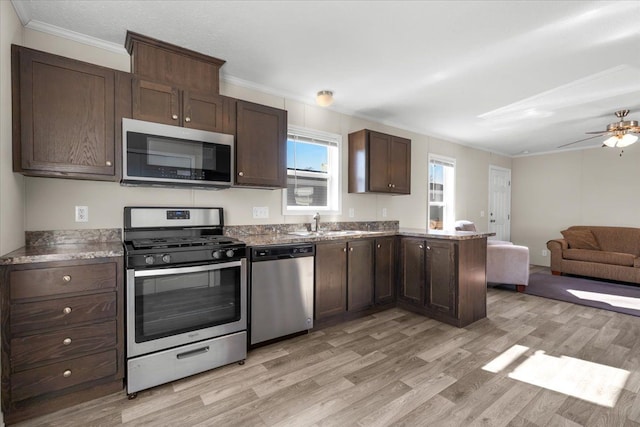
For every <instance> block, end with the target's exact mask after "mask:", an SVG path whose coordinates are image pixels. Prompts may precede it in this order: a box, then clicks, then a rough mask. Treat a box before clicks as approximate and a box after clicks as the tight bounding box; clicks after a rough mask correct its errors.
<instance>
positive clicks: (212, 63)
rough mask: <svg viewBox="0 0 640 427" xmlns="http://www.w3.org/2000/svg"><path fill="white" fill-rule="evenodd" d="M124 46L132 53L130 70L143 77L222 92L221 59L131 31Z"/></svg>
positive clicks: (202, 89) (184, 86)
mask: <svg viewBox="0 0 640 427" xmlns="http://www.w3.org/2000/svg"><path fill="white" fill-rule="evenodd" d="M125 47H126V48H127V51H128V52H129V54H130V55H131V72H132V73H133V74H135V75H136V76H138V77H139V78H141V79H144V80H150V81H155V82H163V83H166V84H168V85H170V86H175V87H179V88H181V89H182V90H186V91H192V92H196V93H208V94H213V95H219V94H220V67H222V66H223V65H224V63H225V61H224V60H222V59H218V58H214V57H212V56H208V55H204V54H202V53H199V52H194V51H192V50H188V49H185V48H182V47H179V46H175V45H172V44H169V43H165V42H163V41H160V40H156V39H154V38H151V37H147V36H143V35H141V34H137V33H134V32H131V31H128V32H127V38H126V40H125Z"/></svg>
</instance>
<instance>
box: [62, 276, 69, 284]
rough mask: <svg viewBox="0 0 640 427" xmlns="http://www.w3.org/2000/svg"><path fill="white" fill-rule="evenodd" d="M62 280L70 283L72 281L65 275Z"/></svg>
mask: <svg viewBox="0 0 640 427" xmlns="http://www.w3.org/2000/svg"><path fill="white" fill-rule="evenodd" d="M62 280H64V281H65V282H67V283H69V282H70V281H71V276H69V275H68V274H65V275H64V276H62Z"/></svg>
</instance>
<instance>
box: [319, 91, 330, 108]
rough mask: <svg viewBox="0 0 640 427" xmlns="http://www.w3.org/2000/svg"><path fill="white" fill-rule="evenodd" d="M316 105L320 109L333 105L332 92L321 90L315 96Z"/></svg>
mask: <svg viewBox="0 0 640 427" xmlns="http://www.w3.org/2000/svg"><path fill="white" fill-rule="evenodd" d="M316 104H318V105H319V106H321V107H328V106H329V105H331V104H333V92H332V91H330V90H321V91H320V92H318V93H317V94H316Z"/></svg>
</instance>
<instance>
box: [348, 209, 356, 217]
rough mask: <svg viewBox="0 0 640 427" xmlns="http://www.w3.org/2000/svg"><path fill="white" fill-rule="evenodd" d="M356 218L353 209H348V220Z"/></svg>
mask: <svg viewBox="0 0 640 427" xmlns="http://www.w3.org/2000/svg"><path fill="white" fill-rule="evenodd" d="M354 216H356V210H355V209H354V208H349V218H353V217H354Z"/></svg>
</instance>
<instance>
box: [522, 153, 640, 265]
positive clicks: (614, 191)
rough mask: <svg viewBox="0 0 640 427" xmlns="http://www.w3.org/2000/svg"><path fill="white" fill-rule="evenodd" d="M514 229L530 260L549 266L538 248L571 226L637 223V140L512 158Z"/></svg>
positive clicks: (639, 200) (639, 172) (639, 210)
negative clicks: (620, 147) (624, 144)
mask: <svg viewBox="0 0 640 427" xmlns="http://www.w3.org/2000/svg"><path fill="white" fill-rule="evenodd" d="M512 163H513V171H512V227H511V236H512V240H513V241H514V242H515V243H518V244H522V245H525V246H528V247H529V249H530V255H531V263H532V264H537V265H546V266H548V265H549V262H550V258H549V256H546V257H543V256H542V250H543V249H546V242H547V241H548V240H550V239H555V238H559V237H562V236H561V234H560V231H561V230H564V229H566V228H567V227H570V226H572V225H614V226H615V225H618V226H630V227H640V197H638V194H640V167H639V166H638V165H639V164H640V144H635V145H632V146H630V147H627V148H625V149H624V154H623V155H622V156H620V150H615V149H609V148H593V149H587V150H577V151H569V152H563V153H558V154H546V155H539V156H529V157H519V158H514V159H513V161H512Z"/></svg>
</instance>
